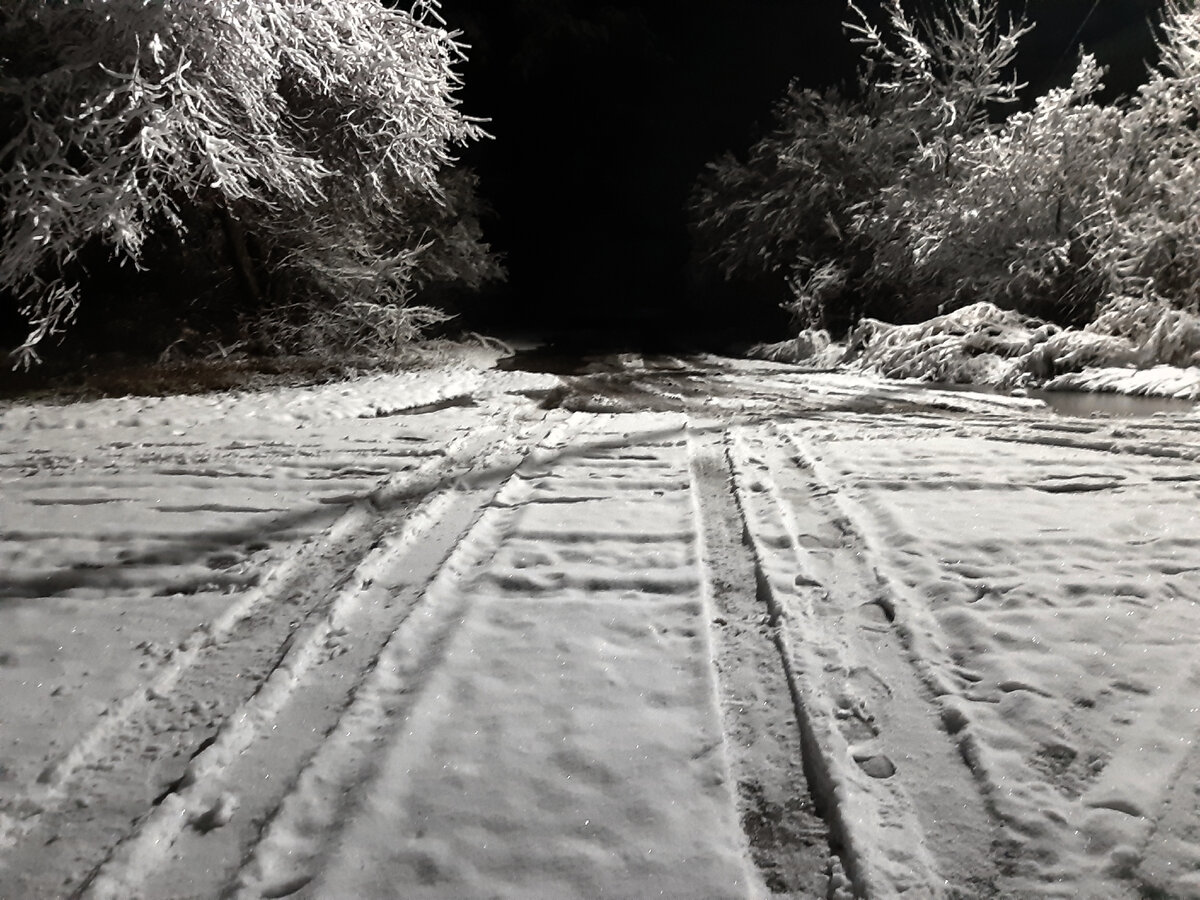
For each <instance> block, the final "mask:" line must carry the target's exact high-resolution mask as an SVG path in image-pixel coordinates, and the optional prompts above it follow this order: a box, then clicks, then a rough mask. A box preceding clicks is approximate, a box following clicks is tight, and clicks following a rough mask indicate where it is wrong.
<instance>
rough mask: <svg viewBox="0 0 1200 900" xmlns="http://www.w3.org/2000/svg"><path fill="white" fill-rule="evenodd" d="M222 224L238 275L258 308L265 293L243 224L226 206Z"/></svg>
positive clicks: (222, 215)
mask: <svg viewBox="0 0 1200 900" xmlns="http://www.w3.org/2000/svg"><path fill="white" fill-rule="evenodd" d="M221 222H222V224H223V225H224V226H225V236H226V237H227V238H228V239H229V249H230V252H231V253H232V254H233V261H234V264H235V268H236V269H237V271H238V275H240V276H241V281H242V286H243V287H244V288H245V289H246V293H247V295H249V297H250V299H251V300H253V301H254V304H255V305H256V306H260V305H261V304H262V299H263V292H262V288H261V287H260V286H259V283H258V276H257V275H256V274H255V272H254V260H253V259H251V258H250V248H249V247H248V246H247V245H246V230H245V229H244V228H242V223H241V222H239V221H238V220H237V219H235V218H234V217H233V214H232V213H231V212H230V211H229V210H228V209H226V208H225V207H224V206H222V207H221Z"/></svg>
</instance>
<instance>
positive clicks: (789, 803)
mask: <svg viewBox="0 0 1200 900" xmlns="http://www.w3.org/2000/svg"><path fill="white" fill-rule="evenodd" d="M689 449H690V456H691V467H692V477H693V485H694V491H695V499H696V505H697V514H698V515H699V516H700V519H701V521H702V523H703V529H704V530H703V541H702V558H703V561H704V567H705V572H706V590H707V593H708V595H709V597H710V598H711V604H712V607H713V608H712V609H711V610H710V612H711V613H712V615H711V619H710V620H711V623H712V626H711V627H712V639H713V644H714V651H715V652H714V660H715V663H716V667H717V671H718V682H719V685H720V692H721V698H722V712H723V715H724V730H725V734H726V740H727V743H728V746H729V750H730V756H731V769H732V772H733V775H734V777H735V778H736V782H737V787H738V806H739V815H740V819H741V823H742V830H743V831H744V832H745V834H746V837H747V840H748V842H749V850H750V856H751V858H752V859H753V860H754V863H755V864H756V865H757V867H758V869H759V873H760V875H761V876H762V878H763V881H764V883H765V886H766V888H767V889H768V890H769V891H770V893H771V896H773V897H780V898H788V897H791V898H796V900H800V898H811V897H828V896H831V892H832V891H833V890H834V888H833V887H832V885H833V883H834V881H835V879H836V877H837V873H838V872H839V871H840V869H841V863H840V861H839V860H837V857H836V856H835V855H831V854H832V852H833V849H832V847H831V845H830V834H829V828H828V826H827V824H826V822H825V820H824V819H823V818H822V816H821V813H820V811H819V810H818V809H817V806H816V803H815V801H814V798H813V792H812V790H811V788H810V787H809V782H808V775H807V774H806V773H805V758H804V754H803V751H802V749H801V741H802V739H803V735H802V734H801V731H800V727H799V724H798V723H797V721H796V716H795V713H794V711H793V709H792V701H791V696H790V694H789V686H788V680H787V675H786V672H785V671H784V668H783V665H782V664H781V659H780V656H779V650H778V648H777V646H776V644H775V627H773V626H772V625H771V624H770V622H769V612H768V607H767V605H766V604H765V603H764V602H763V598H760V597H759V596H758V592H757V590H756V575H755V559H754V554H753V551H752V549H751V547H750V546H749V540H748V538H747V531H746V524H745V522H744V521H743V519H742V515H741V511H740V510H739V508H738V506H737V502H736V499H735V497H734V494H733V489H732V477H733V473H732V472H731V470H730V466H729V460H728V457H727V454H726V442H725V438H724V435H719V434H699V435H697V434H693V435H692V436H691V438H690V441H689Z"/></svg>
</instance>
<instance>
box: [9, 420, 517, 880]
mask: <svg viewBox="0 0 1200 900" xmlns="http://www.w3.org/2000/svg"><path fill="white" fill-rule="evenodd" d="M510 430H511V429H510V427H509V423H508V422H504V423H503V424H501V425H499V426H497V425H496V424H495V423H482V427H481V428H478V429H476V430H474V431H471V432H468V433H466V434H464V435H463V436H462V437H461V438H460V439H458V440H457V441H455V442H452V443H451V444H450V445H448V446H447V448H446V450H445V452H444V453H442V454H438V455H436V456H433V457H430V458H428V460H427V462H425V463H424V464H423V465H421V466H418V467H417V468H415V469H409V470H406V471H402V472H400V473H399V474H397V475H396V476H394V477H393V478H392V479H390V480H389V481H387V482H384V483H383V484H382V485H380V486H379V487H378V488H376V489H375V490H374V491H372V492H371V493H370V494H368V495H366V497H365V499H363V500H360V502H358V503H356V504H355V505H353V506H352V507H351V508H350V509H349V510H348V511H346V512H345V513H344V514H343V515H342V516H341V517H340V518H339V519H337V520H336V521H335V522H334V524H333V525H332V526H330V527H329V528H328V529H326V530H325V531H324V532H323V533H321V534H320V535H318V536H317V537H315V538H312V539H310V540H308V541H306V542H304V543H302V544H299V545H297V546H295V547H293V548H292V550H291V551H290V552H289V554H288V555H286V556H285V557H284V558H283V560H282V561H281V562H280V564H278V565H277V566H276V567H275V568H274V569H273V570H272V571H271V573H270V574H269V575H268V576H267V578H266V579H264V581H263V582H262V583H261V584H260V585H259V586H258V587H257V588H256V589H254V590H251V591H248V592H246V593H244V594H243V595H241V596H240V597H238V598H236V600H235V602H233V603H231V604H230V605H228V606H227V607H226V608H225V609H224V611H223V612H222V613H221V614H220V615H219V616H218V617H217V618H216V619H214V620H213V621H212V622H210V623H207V624H205V625H204V626H202V627H201V628H199V629H197V630H196V631H195V632H194V633H193V634H191V635H190V636H189V637H188V638H186V639H185V640H184V641H183V642H182V643H181V644H180V645H179V646H178V647H173V648H171V650H170V652H169V653H166V654H164V655H163V656H162V657H161V661H160V662H159V664H158V666H157V667H156V668H155V669H152V670H151V671H150V673H149V675H148V677H147V678H146V679H145V680H144V681H143V686H142V687H141V688H139V689H138V690H137V691H136V692H134V693H133V694H130V695H128V696H126V697H124V698H123V699H121V700H119V701H118V702H116V703H113V704H111V705H110V706H109V707H108V708H107V709H106V710H105V711H104V715H102V716H101V717H100V719H99V720H98V722H97V724H96V725H94V726H93V727H91V728H90V729H88V730H86V731H84V732H82V734H81V736H80V737H79V738H78V739H77V740H76V741H75V742H74V743H73V744H72V745H71V746H70V747H68V748H66V749H65V750H63V751H61V752H60V754H59V755H58V756H57V758H56V759H55V761H54V762H53V763H52V764H51V765H49V766H47V767H46V769H45V770H44V771H43V773H42V775H41V777H40V778H39V779H38V780H37V782H36V783H34V784H31V785H29V786H28V787H27V788H26V789H25V792H24V795H23V796H21V797H17V798H10V799H9V800H7V801H6V808H7V809H9V810H15V811H17V812H18V813H19V814H18V815H9V816H6V817H3V818H2V819H0V823H2V824H3V825H4V826H5V831H4V834H3V835H0V837H3V843H4V844H7V845H10V846H8V847H7V848H6V849H5V852H4V853H3V856H2V857H0V895H3V896H28V897H36V896H63V895H65V894H74V893H78V892H80V891H81V890H83V886H81V876H84V877H83V878H82V885H86V884H87V883H88V882H89V881H90V880H91V876H89V875H88V874H87V873H89V872H93V873H94V869H95V866H96V865H97V864H98V863H99V862H101V861H102V860H103V859H104V856H105V854H106V853H107V852H108V851H109V849H110V848H112V847H113V845H114V843H115V842H116V841H118V840H120V838H121V835H122V834H123V833H124V832H126V831H127V830H128V828H129V823H130V822H135V823H137V822H141V827H140V831H139V832H137V833H138V834H141V835H154V836H155V837H154V839H155V840H157V841H158V842H159V846H160V848H161V849H162V850H164V851H165V850H166V848H168V847H170V846H171V843H172V840H173V837H174V836H175V835H177V834H178V833H179V832H180V831H181V830H182V829H183V828H184V827H186V826H192V827H194V828H196V829H200V830H204V829H206V828H209V827H212V825H213V824H223V822H222V821H221V820H222V819H223V818H227V816H228V814H229V813H230V812H231V811H232V809H231V802H232V799H233V798H231V797H230V796H227V795H218V796H216V797H213V796H210V795H208V794H206V792H205V791H204V790H203V789H202V788H200V787H197V786H196V785H197V784H203V783H205V779H204V778H203V777H198V776H203V775H204V774H206V773H209V772H212V771H215V770H219V769H220V768H221V767H222V766H223V765H225V764H226V763H227V762H228V761H229V760H230V759H232V758H234V757H236V756H237V755H238V753H239V752H240V751H242V750H244V749H245V747H247V746H249V745H250V743H251V742H252V741H253V740H254V739H255V737H256V736H257V735H258V734H260V733H261V732H263V731H264V730H266V729H269V728H271V727H272V726H273V719H274V717H275V716H276V715H277V714H278V713H279V711H280V709H281V708H282V707H283V706H284V705H285V704H286V701H287V697H288V696H289V694H292V693H294V690H290V689H289V686H295V685H298V684H299V683H300V681H301V675H302V673H303V672H304V671H306V670H308V669H311V668H313V667H314V666H315V665H316V664H318V663H319V662H320V661H321V658H322V656H323V655H324V654H328V655H329V656H331V657H336V656H337V655H339V653H341V652H342V650H343V648H347V646H348V645H349V644H350V643H351V642H349V641H346V640H345V636H346V635H347V634H348V633H349V632H348V631H347V630H345V629H344V627H343V626H342V624H341V619H342V618H344V617H346V615H347V613H348V607H349V606H351V605H352V604H351V603H350V602H349V600H348V598H358V597H359V596H360V594H361V591H362V588H363V587H364V586H365V585H368V584H369V583H370V582H371V580H372V579H373V578H375V577H377V576H379V575H380V574H381V572H380V569H381V563H382V557H383V556H385V555H386V554H385V553H381V552H379V551H373V548H375V547H376V545H377V544H379V543H382V545H383V546H384V548H385V549H386V548H387V547H389V546H390V545H391V544H393V543H395V542H396V541H400V542H403V541H405V540H408V539H409V538H407V537H406V535H411V534H414V533H417V532H419V531H420V530H421V529H422V528H423V527H424V526H425V525H426V524H427V522H426V520H428V519H429V518H430V515H428V514H425V515H418V516H417V517H416V518H415V519H412V520H410V519H409V516H410V513H412V510H413V506H414V501H413V498H414V497H417V496H421V495H422V494H423V493H426V492H428V491H429V490H431V489H432V488H433V487H436V486H437V485H438V484H440V483H443V482H445V481H446V480H447V479H450V478H452V477H453V476H454V474H455V473H456V471H462V469H463V466H464V461H466V460H470V461H474V459H475V458H476V457H477V456H478V455H479V453H480V451H481V450H482V448H484V447H487V446H489V445H494V444H497V443H498V442H500V444H501V446H502V441H501V439H502V438H503V437H504V436H505V435H506V434H507V433H508V432H509V431H510ZM516 439H518V440H519V439H520V438H519V437H518V438H516ZM451 518H452V517H451ZM461 524H462V526H463V527H465V523H461ZM355 643H356V642H355ZM343 674H344V673H343ZM323 684H326V686H329V687H332V688H333V694H328V693H327V695H326V696H325V697H324V698H323V699H325V700H327V701H328V702H330V703H332V704H333V705H334V706H335V708H336V700H330V699H329V698H330V696H336V691H337V690H341V691H342V692H343V693H344V692H345V691H346V690H349V688H350V686H351V685H352V684H353V680H340V679H339V678H337V677H336V676H335V677H334V678H333V679H332V680H330V681H328V682H323ZM306 699H308V700H309V701H310V706H316V707H317V708H318V709H319V708H320V705H321V704H320V702H319V701H317V700H316V699H315V698H311V697H308V695H307V694H306ZM310 711H311V710H310ZM319 718H320V717H319V716H315V717H314V721H317V720H319ZM185 796H186V797H187V801H186V802H183V801H181V799H180V798H181V797H185ZM132 843H133V845H136V843H137V839H136V837H135V839H134V840H133V842H132ZM51 844H55V845H58V846H59V847H60V848H62V849H61V850H60V851H59V852H58V853H55V854H47V853H46V851H45V846H47V845H51ZM129 846H130V843H128V842H127V843H126V845H125V849H126V850H127V849H128V848H129ZM133 855H134V856H136V855H137V854H136V853H135V854H133ZM173 894H174V891H170V892H167V893H166V894H165V895H167V896H170V895H173ZM128 896H133V894H132V893H131V894H129V895H128Z"/></svg>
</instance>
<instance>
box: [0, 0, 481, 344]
mask: <svg viewBox="0 0 1200 900" xmlns="http://www.w3.org/2000/svg"><path fill="white" fill-rule="evenodd" d="M461 52H462V50H461V47H460V46H459V45H458V44H457V43H456V41H455V36H454V34H452V33H451V32H449V31H448V30H447V28H446V27H445V24H444V23H443V22H442V20H441V19H440V18H439V17H438V15H437V11H436V2H434V0H421V2H418V3H417V4H416V5H415V6H414V7H413V8H412V9H411V11H396V10H392V9H389V8H387V7H385V6H384V5H382V4H381V3H380V2H379V0H339V2H337V3H321V2H311V0H171V2H167V3H158V2H146V0H7V2H6V3H5V4H4V5H3V8H0V135H4V139H3V141H4V142H3V144H2V145H0V216H2V219H0V294H7V295H9V296H11V297H13V298H15V299H16V301H17V302H18V304H19V305H20V308H21V310H22V312H23V314H24V315H25V317H26V318H27V320H28V322H29V324H30V331H29V335H28V337H27V339H26V340H25V342H24V343H23V344H22V346H21V347H19V348H18V349H17V351H16V356H17V361H18V362H19V363H24V364H29V363H30V362H31V361H34V360H36V358H37V347H38V345H39V343H40V342H42V341H43V340H44V339H45V338H46V337H47V336H49V335H51V334H54V333H55V332H57V331H59V330H61V329H62V328H63V327H64V326H66V325H67V324H68V323H69V322H70V321H71V319H72V317H73V316H74V314H75V312H76V310H77V308H78V304H79V302H80V291H81V278H82V277H83V275H84V273H83V272H82V271H81V270H80V267H79V265H78V262H79V258H80V254H81V253H82V252H83V251H84V249H85V248H87V247H89V246H95V245H96V244H100V245H102V246H104V247H106V248H108V249H109V250H110V251H111V253H112V254H113V255H115V256H117V257H118V258H120V259H122V260H124V261H127V262H130V263H132V264H134V265H137V264H139V262H141V261H142V260H143V258H144V255H145V251H146V250H147V248H148V246H150V245H151V244H152V242H154V241H157V240H161V239H163V238H164V236H172V235H177V234H178V233H179V232H180V231H182V230H184V228H185V225H184V223H185V221H189V220H191V217H189V215H188V213H189V211H190V210H193V209H196V208H199V209H207V210H216V211H217V212H218V214H219V215H220V216H221V217H224V219H225V221H226V225H227V226H228V227H229V233H230V235H231V238H232V242H233V244H234V245H235V251H236V252H235V253H234V254H233V256H234V257H235V258H236V259H237V260H238V261H239V268H240V269H241V271H242V274H243V275H244V276H245V277H246V279H247V284H248V287H249V288H250V290H251V291H252V292H254V293H258V294H269V295H270V297H269V298H268V299H271V300H274V301H275V302H276V303H279V302H284V303H285V304H296V303H308V304H309V305H310V308H313V309H315V308H323V309H324V310H325V311H327V312H331V311H332V314H333V315H335V318H336V317H337V316H339V315H340V314H341V312H346V313H347V314H348V315H350V316H351V317H352V318H353V317H354V315H355V313H354V311H353V309H352V308H350V307H348V306H347V304H360V305H361V304H367V305H368V306H369V307H370V311H371V312H370V315H368V318H371V316H374V318H375V319H377V320H381V321H384V322H386V323H388V325H389V327H391V328H392V329H393V331H392V335H393V337H398V338H403V337H407V336H410V335H411V333H412V330H413V328H414V326H416V325H417V324H419V323H420V322H421V321H422V320H428V319H429V318H430V317H431V316H433V313H432V312H430V311H428V310H424V311H423V310H420V309H418V308H416V307H412V306H410V305H409V300H410V299H411V297H412V292H413V287H414V286H415V285H417V284H420V283H421V282H422V280H429V279H435V278H438V279H447V278H449V279H463V280H467V281H473V280H479V279H482V278H486V277H491V276H492V275H494V274H496V266H495V261H494V260H493V259H492V257H491V256H490V255H489V253H488V251H487V248H486V245H484V244H482V242H481V241H480V240H479V236H478V232H477V228H476V227H475V226H474V224H473V223H472V221H471V215H472V210H471V206H472V197H473V191H472V182H471V181H470V179H469V178H466V179H464V178H462V177H459V176H451V175H450V174H449V172H450V170H449V166H450V165H451V163H452V162H453V157H452V154H453V152H454V150H455V148H456V147H459V146H462V145H464V144H465V143H466V142H468V141H471V140H473V139H477V138H479V137H481V136H482V132H481V130H480V127H479V125H478V123H477V122H474V121H472V120H470V119H469V118H467V117H466V116H464V115H463V114H462V112H461V111H460V110H459V109H458V106H457V101H456V98H455V90H456V88H457V86H458V84H459V82H458V77H457V75H456V72H455V65H456V64H457V62H458V61H459V60H460V58H461ZM251 250H253V253H252V252H251ZM256 269H257V270H258V271H257V273H256ZM263 272H265V273H266V275H267V276H268V278H269V279H270V282H271V283H270V284H268V285H263V284H261V283H259V281H260V279H259V278H258V277H256V275H261V273H263ZM312 304H316V305H315V306H313V305H312ZM322 304H323V306H322Z"/></svg>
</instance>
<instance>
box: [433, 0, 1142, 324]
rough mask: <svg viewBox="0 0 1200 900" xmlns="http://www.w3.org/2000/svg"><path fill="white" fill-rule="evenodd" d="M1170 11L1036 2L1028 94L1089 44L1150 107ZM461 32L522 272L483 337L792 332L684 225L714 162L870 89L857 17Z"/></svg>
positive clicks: (676, 19) (532, 2) (545, 4)
mask: <svg viewBox="0 0 1200 900" xmlns="http://www.w3.org/2000/svg"><path fill="white" fill-rule="evenodd" d="M878 5H879V4H878V0H876V2H874V3H864V4H862V7H863V8H864V9H865V10H867V11H868V12H870V11H871V9H872V8H873V7H878ZM905 5H906V7H907V6H909V5H910V4H907V3H906V4H905ZM1159 5H1160V0H1103V2H1101V3H1099V4H1095V5H1093V3H1092V2H1091V0H1053V2H1051V0H1031V2H1030V3H1029V4H1028V7H1027V13H1028V15H1029V17H1030V18H1031V19H1032V20H1033V21H1034V22H1035V23H1036V26H1037V27H1036V28H1035V30H1034V31H1033V33H1031V34H1030V35H1028V36H1027V37H1026V38H1025V41H1024V45H1023V47H1024V49H1023V52H1022V56H1021V58H1020V60H1019V66H1020V70H1021V71H1020V75H1021V78H1022V80H1024V81H1027V82H1028V83H1029V88H1028V91H1027V92H1026V93H1027V95H1028V96H1029V97H1030V98H1032V97H1036V96H1037V95H1039V94H1041V93H1044V91H1045V90H1046V88H1047V87H1049V86H1051V85H1053V84H1056V83H1062V82H1063V81H1065V80H1066V79H1068V78H1069V77H1070V74H1071V72H1072V71H1073V69H1074V66H1075V63H1076V61H1077V58H1078V48H1079V46H1080V45H1084V46H1087V47H1088V48H1090V49H1091V50H1092V51H1093V52H1094V53H1096V54H1097V56H1098V57H1099V59H1100V62H1101V63H1102V64H1103V65H1106V66H1108V67H1109V69H1110V76H1109V79H1108V84H1109V85H1110V88H1109V92H1108V93H1109V94H1110V95H1115V94H1117V93H1122V92H1128V91H1129V90H1131V89H1133V88H1134V87H1135V86H1136V85H1137V84H1138V83H1139V81H1140V80H1141V79H1142V78H1143V76H1144V74H1145V71H1146V64H1147V63H1146V60H1147V58H1148V56H1149V55H1150V54H1151V53H1152V51H1153V47H1154V45H1153V40H1152V32H1151V29H1150V27H1149V25H1148V22H1149V20H1150V18H1151V17H1152V16H1153V15H1154V14H1155V12H1156V10H1157V7H1158V6H1159ZM925 6H926V9H927V11H929V12H936V7H937V4H936V3H932V4H926V5H925ZM1013 8H1014V9H1015V8H1016V4H1013ZM443 14H444V15H445V16H446V18H447V20H448V22H449V24H450V25H451V26H452V27H455V28H459V29H462V30H463V31H464V40H465V41H466V42H467V43H469V44H470V45H471V47H470V50H469V51H468V57H469V58H468V62H467V63H466V65H465V66H464V72H465V76H466V86H465V90H464V97H465V101H466V109H467V112H469V113H471V114H474V115H480V116H485V117H488V118H490V119H491V122H490V124H489V125H488V128H489V130H490V131H491V133H492V134H493V135H494V138H495V139H494V140H493V141H490V142H486V143H484V144H482V145H480V146H478V147H476V148H473V149H472V151H471V152H470V154H469V156H468V161H469V162H470V163H471V164H472V165H474V166H475V167H476V168H477V169H478V170H479V172H480V175H481V176H482V185H483V187H482V191H483V194H484V196H485V198H487V199H488V200H490V202H491V205H492V207H493V217H492V219H491V221H490V222H489V226H490V231H489V238H490V239H491V240H492V241H493V243H494V244H495V245H497V247H498V249H499V250H501V252H503V253H505V254H506V256H507V266H508V269H509V281H508V284H507V285H506V286H505V287H504V288H503V289H502V292H501V293H499V294H495V293H493V294H490V295H485V296H484V297H482V298H480V300H479V309H478V313H479V314H480V316H481V318H480V321H481V323H483V324H485V325H510V326H511V327H515V328H526V329H528V328H533V329H535V330H536V329H537V328H539V327H541V328H544V329H547V330H549V331H551V332H555V331H557V332H566V333H575V334H580V335H586V337H587V338H588V339H591V340H604V339H613V340H616V341H617V342H626V343H637V342H656V341H664V340H676V341H677V340H680V339H683V340H688V341H694V340H702V341H708V342H713V341H716V342H727V341H729V340H730V339H733V340H737V339H742V338H746V339H749V338H752V337H759V336H766V335H768V334H771V333H777V332H778V331H779V330H780V329H781V327H782V324H781V323H782V321H783V317H782V314H781V313H780V312H779V309H778V304H779V303H780V302H782V301H783V300H785V299H786V297H785V296H784V295H783V294H782V293H781V292H780V288H779V286H778V285H777V284H746V283H742V284H734V285H730V284H724V283H722V282H720V280H716V279H712V278H707V277H704V276H702V275H701V274H700V273H699V272H698V269H697V267H696V266H694V265H692V264H690V263H692V262H694V261H692V260H690V255H691V247H690V242H689V239H688V235H687V229H686V224H685V223H686V214H685V212H684V207H685V204H686V200H687V197H688V194H689V191H690V190H691V187H692V185H693V183H694V181H695V179H696V176H697V175H698V174H699V172H700V171H701V170H702V169H703V167H704V165H705V164H706V163H707V162H708V161H709V160H711V159H713V158H714V157H716V156H717V155H718V154H720V153H722V152H723V151H725V150H728V149H735V148H743V147H746V146H748V145H749V143H751V141H752V140H753V139H754V138H756V137H757V136H758V135H759V134H760V133H761V131H762V130H763V129H764V128H766V127H768V126H769V124H770V111H771V107H772V105H773V103H774V102H775V101H776V100H777V99H778V98H779V97H780V96H781V95H782V94H783V92H784V90H785V88H786V87H787V85H788V83H789V82H790V81H791V80H793V79H795V80H797V81H798V82H800V83H801V84H803V85H805V86H814V87H822V86H827V85H831V84H837V83H842V82H845V81H847V80H848V79H849V78H850V77H851V76H852V75H853V72H854V67H855V62H856V59H857V56H856V54H855V51H854V48H853V47H852V46H851V45H850V44H849V41H848V39H847V37H846V35H845V33H844V31H843V28H842V25H841V22H842V20H843V19H844V18H845V17H846V9H845V5H844V3H842V2H840V0H828V2H819V3H818V2H802V0H757V2H748V0H699V2H671V0H663V2H658V3H649V2H644V0H643V2H625V3H620V2H617V3H595V2H591V0H446V2H445V3H444V5H443ZM731 313H734V314H733V315H731Z"/></svg>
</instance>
